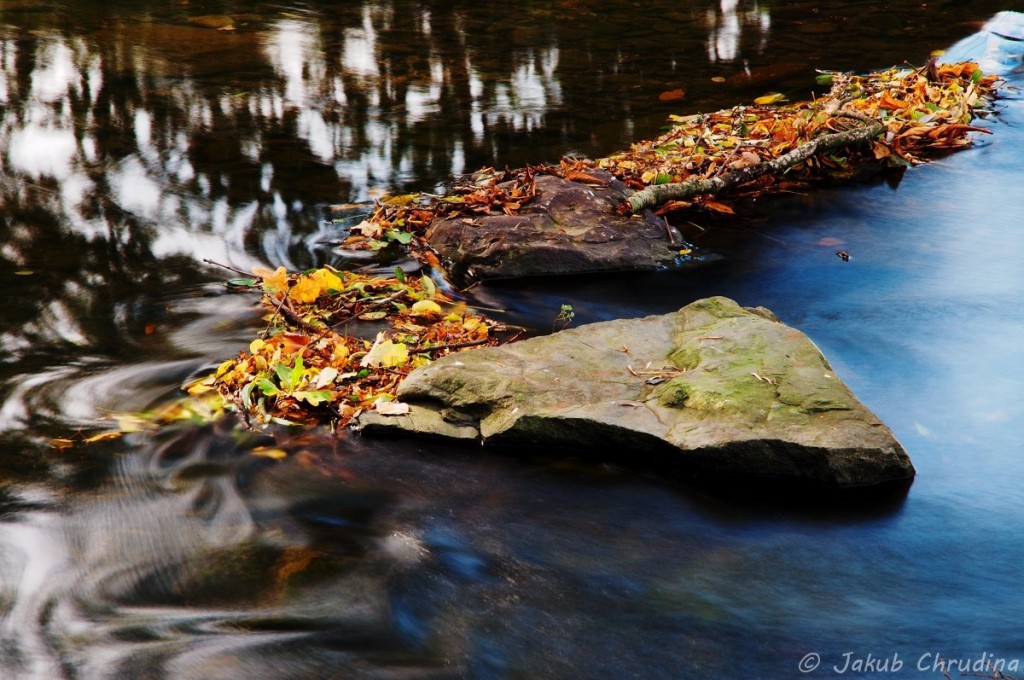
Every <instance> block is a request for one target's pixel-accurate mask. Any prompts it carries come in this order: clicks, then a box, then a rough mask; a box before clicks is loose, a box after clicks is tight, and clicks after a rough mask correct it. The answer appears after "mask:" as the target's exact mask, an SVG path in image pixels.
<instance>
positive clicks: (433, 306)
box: [409, 300, 441, 316]
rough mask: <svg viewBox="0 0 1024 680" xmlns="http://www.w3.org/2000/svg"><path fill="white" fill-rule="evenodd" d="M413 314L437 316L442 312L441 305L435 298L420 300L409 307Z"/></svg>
mask: <svg viewBox="0 0 1024 680" xmlns="http://www.w3.org/2000/svg"><path fill="white" fill-rule="evenodd" d="M409 313H410V314H412V315H413V316H435V315H438V314H440V313H441V305H439V304H437V303H436V302H434V301H433V300H420V301H419V302H417V303H415V304H414V305H413V306H412V307H410V308H409Z"/></svg>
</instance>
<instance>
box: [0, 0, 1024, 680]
mask: <svg viewBox="0 0 1024 680" xmlns="http://www.w3.org/2000/svg"><path fill="white" fill-rule="evenodd" d="M1001 9H1017V10H1021V9H1024V6H1022V5H1020V3H1013V2H1010V3H1006V4H1003V5H998V4H996V3H994V2H956V3H954V2H928V3H921V2H901V1H894V2H889V3H886V4H884V5H883V4H881V3H875V2H860V1H858V2H850V1H847V2H816V3H811V2H788V3H772V2H760V3H756V2H739V1H737V0H721V2H706V1H698V2H688V3H679V2H665V1H662V0H650V1H648V2H645V3H633V2H622V1H619V0H605V1H604V2H596V0H545V1H544V2H533V1H529V0H528V1H526V2H522V3H506V4H496V3H466V2H431V1H429V0H421V1H420V2H413V1H411V0H393V1H390V2H387V1H385V2H356V1H353V2H348V3H333V2H328V1H327V0H310V1H308V2H295V1H293V0H283V1H281V2H255V1H250V0H239V1H238V2H228V1H227V0H225V1H223V2H218V1H216V0H209V1H207V2H198V1H196V0H192V2H189V1H188V0H182V1H181V2H159V3H158V2H141V1H138V0H136V1H131V0H112V1H110V2H102V3H100V2H94V3H87V2H79V3H74V2H38V1H35V0H3V1H2V2H0V102H2V105H3V106H2V113H0V200H2V210H0V283H2V285H3V286H4V289H5V291H6V293H5V294H4V295H3V296H2V297H0V344H2V348H3V353H2V355H0V400H2V401H0V677H3V678H5V679H6V678H16V679H19V680H21V679H32V680H36V679H38V680H49V679H51V678H69V679H83V680H85V679H89V680H91V679H101V678H174V679H192V678H195V679H200V678H202V679H211V678H232V679H233V678H247V679H256V678H259V679H268V680H269V679H274V680H290V679H293V678H294V679H306V678H310V679H312V678H317V679H319V678H324V679H326V678H350V677H373V678H448V677H473V678H477V677H479V678H534V677H551V678H611V677H615V678H619V677H636V678H662V677H664V678H719V677H720V678H727V677H728V678H732V677H750V678H794V677H800V676H801V671H802V670H809V671H810V672H809V673H807V674H806V675H807V676H808V677H828V676H836V675H846V676H853V677H941V671H940V669H939V658H954V659H958V660H959V663H960V665H959V666H954V670H953V671H952V675H953V677H957V676H958V675H959V672H960V671H961V670H966V671H981V670H984V669H983V668H982V666H983V665H984V664H985V663H988V662H992V663H996V664H1002V666H1000V667H1002V668H1004V669H1005V670H1006V672H1008V673H1009V674H1010V675H1014V673H1013V669H1014V668H1015V666H1024V634H1022V632H1021V623H1020V615H1019V611H1020V610H1019V609H1017V607H1019V606H1020V603H1021V600H1022V598H1024V586H1022V585H1021V565H1022V564H1024V540H1022V536H1024V513H1022V512H1021V511H1022V509H1024V466H1022V465H1021V463H1020V460H1019V459H1020V456H1021V454H1022V453H1024V435H1022V434H1021V430H1020V427H1019V422H1020V421H1021V419H1022V418H1024V400H1022V397H1024V359H1022V358H1021V356H1020V338H1021V337H1024V273H1022V272H1024V267H1022V265H1021V263H1022V262H1024V232H1022V231H1021V226H1022V225H1024V217H1022V216H1024V192H1022V191H1021V188H1022V186H1024V161H1022V160H1021V158H1022V154H1021V150H1022V149H1024V106H1022V103H1021V99H1019V98H1015V97H1017V96H1018V95H1016V94H1014V93H1012V92H1011V93H1010V96H1009V97H1008V98H1007V99H1005V100H1004V101H1003V102H1002V103H1001V107H1002V114H1001V116H1000V117H999V118H998V119H996V120H994V121H991V122H989V123H986V125H988V126H989V127H990V128H991V129H992V131H993V133H994V134H992V135H991V136H986V137H979V138H978V144H977V145H976V146H975V147H974V148H973V149H971V150H968V151H965V152H962V153H959V154H957V155H955V156H951V157H949V158H946V159H943V160H941V161H939V162H937V163H934V164H931V165H928V166H923V167H919V168H915V169H912V170H910V171H909V172H907V173H906V174H905V175H904V176H903V178H902V181H901V182H900V183H898V184H897V185H893V184H885V183H882V184H874V185H869V186H854V187H843V188H833V189H822V190H816V191H812V192H808V193H807V194H805V195H794V196H788V197H785V198H781V199H777V200H772V201H767V202H764V203H763V204H762V205H758V206H754V207H752V208H750V209H749V210H746V211H744V214H743V215H742V217H740V218H737V219H736V220H734V221H732V222H730V223H728V224H717V225H716V226H714V227H713V228H710V227H708V226H707V225H702V224H697V225H696V227H694V229H695V235H696V237H697V239H698V241H700V243H701V245H704V246H705V247H708V248H712V249H714V250H715V251H717V252H718V253H720V254H722V255H723V256H724V257H725V258H726V260H725V264H724V265H722V266H718V267H715V268H711V269H708V270H705V271H701V272H693V271H691V272H672V273H667V272H666V273H659V274H650V275H643V276H628V277H627V276H603V277H591V278H584V279H565V280H557V281H546V282H540V281H529V282H520V283H506V284H502V285H487V286H480V287H478V288H475V289H473V290H472V291H471V292H470V293H469V295H470V300H471V302H473V303H476V304H478V305H481V306H486V307H489V308H497V309H500V310H505V311H503V312H491V313H492V314H493V315H495V316H498V317H499V318H505V319H507V320H508V321H510V322H512V323H519V324H523V325H526V326H529V327H531V328H534V329H536V330H538V331H543V330H544V329H545V328H550V325H551V322H552V319H553V318H554V316H555V315H557V313H558V310H559V308H560V306H561V305H562V304H572V305H573V308H574V310H575V312H576V322H577V323H583V322H587V321H594V320H600V319H608V318H616V317H629V316H639V315H643V314H648V313H656V312H664V311H668V310H672V309H676V308H678V307H680V306H682V305H684V304H686V303H688V302H690V301H692V300H694V299H697V298H699V297H702V296H705V295H713V294H714V295H728V296H731V297H733V298H735V299H737V300H738V301H740V302H741V303H742V304H746V305H764V306H767V307H769V308H771V309H772V310H774V311H775V312H776V313H777V314H778V315H779V316H780V317H781V318H782V319H783V320H784V321H786V322H788V323H790V324H792V325H794V326H796V327H798V328H800V329H801V330H803V331H805V332H806V333H807V334H809V335H810V337H811V338H812V339H813V340H814V341H815V342H816V343H817V344H818V345H819V346H820V347H821V348H822V350H823V351H824V353H825V354H826V356H828V357H829V359H830V360H831V362H832V363H833V365H834V367H835V369H836V371H837V373H838V374H839V375H840V376H841V377H842V378H844V379H845V380H846V381H847V382H848V383H849V384H850V386H851V387H852V388H853V389H854V391H855V392H856V393H857V394H858V396H860V397H861V399H862V400H863V401H864V402H865V403H866V404H868V406H869V407H870V408H872V409H873V410H874V411H875V412H876V413H877V414H878V415H879V416H880V417H881V418H882V419H883V420H884V421H885V422H887V423H888V424H889V425H890V426H891V427H892V429H893V430H894V432H895V433H896V435H897V436H898V437H899V439H900V440H901V441H902V442H903V444H904V445H905V447H906V448H907V450H908V452H909V453H910V455H911V457H912V459H913V461H914V463H915V465H916V467H917V469H918V471H919V475H918V478H917V480H916V481H915V483H914V485H913V486H912V487H911V489H910V491H909V493H908V495H907V496H906V498H905V499H902V500H900V501H898V502H894V503H888V504H885V505H880V504H879V503H873V502H866V501H865V502H864V503H863V505H862V506H861V507H857V508H842V509H835V508H832V509H825V508H822V507H820V506H819V507H817V508H810V509H808V508H806V507H792V506H791V505H790V504H782V503H777V502H757V503H754V502H745V501H744V500H742V499H738V498H731V497H723V496H721V495H716V494H713V493H708V492H706V491H701V490H697V489H692V488H689V487H688V486H686V485H685V483H684V482H681V481H680V480H675V479H671V478H669V477H667V476H664V475H657V474H651V473H649V472H644V471H643V470H641V469H633V468H628V467H623V466H622V465H621V464H612V463H600V462H593V461H591V462H588V461H586V460H584V459H582V458H581V457H580V456H578V455H573V456H571V457H568V458H566V457H565V456H564V455H560V452H555V451H522V452H506V453H495V452H490V451H486V450H480V449H479V448H475V447H469V448H452V447H445V446H442V445H439V444H426V443H421V442H415V441H408V440H385V441H374V440H367V439H362V438H358V437H342V438H339V439H338V440H331V439H330V438H326V437H323V436H310V435H304V434H301V433H282V434H281V439H280V441H279V443H280V445H281V446H283V447H284V448H285V449H287V450H288V451H289V452H290V455H289V456H288V458H286V459H284V460H282V461H276V460H268V459H265V458H260V457H257V456H254V455H252V454H251V453H250V452H251V450H252V449H253V448H254V447H255V446H258V445H260V444H262V443H265V440H264V439H262V438H261V437H259V436H256V435H252V436H242V435H239V434H238V433H237V432H235V431H233V430H232V429H231V428H230V427H228V426H227V425H226V424H220V425H214V426H181V427H178V428H168V429H166V430H164V431H161V432H158V433H154V434H136V435H131V436H127V437H122V438H120V439H117V440H112V441H101V442H96V443H93V444H90V445H80V446H76V447H74V448H71V449H66V450H57V449H55V448H53V446H52V445H51V440H52V438H54V437H63V438H69V437H70V438H78V439H81V438H84V437H86V436H88V435H90V434H92V433H94V432H96V431H98V430H99V429H102V428H104V427H109V422H108V420H107V419H108V417H109V416H110V415H111V414H113V413H118V412H125V411H127V412H138V411H143V410H145V409H147V408H150V407H152V406H154V405H157V404H160V403H162V402H165V401H166V400H168V399H170V398H173V397H174V395H175V394H176V393H177V389H178V385H179V384H180V383H181V382H182V381H183V380H184V379H185V378H187V377H188V376H190V375H193V374H195V373H197V372H199V371H202V370H205V369H206V368H208V367H210V366H211V365H214V364H216V363H217V362H219V361H221V360H223V359H224V358H227V357H229V356H232V355H233V354H234V353H235V352H236V351H237V350H238V349H239V348H240V347H243V346H244V345H245V344H246V343H247V342H248V340H249V339H250V338H251V337H253V335H254V333H256V332H257V330H258V329H259V327H260V326H259V320H258V318H257V317H258V313H257V311H256V310H255V309H254V308H253V306H252V304H251V300H249V299H246V298H244V297H242V296H236V295H232V294H230V293H228V292H226V291H225V290H224V288H223V287H222V286H220V285H219V283H218V282H219V281H220V280H221V279H222V278H224V277H225V276H226V273H225V272H223V271H220V270H218V269H217V268H215V267H211V266H209V265H206V264H204V263H203V260H204V259H207V258H209V259H213V260H216V261H219V262H222V263H224V264H229V265H231V266H234V267H239V268H243V269H248V268H249V267H250V266H252V265H254V264H263V265H270V266H277V265H285V266H287V267H290V268H301V267H306V266H309V265H312V264H314V263H322V262H331V263H333V264H336V265H338V266H342V265H344V264H345V263H344V262H343V261H342V260H341V258H340V256H339V255H338V254H337V253H335V252H334V251H333V250H332V249H331V245H330V244H331V242H332V239H334V238H336V237H337V227H336V226H334V225H332V222H331V217H332V216H334V215H336V214H337V211H338V210H349V211H351V210H357V208H351V207H345V206H346V205H347V204H359V203H365V202H366V201H368V200H369V199H371V198H372V197H373V196H375V195H377V194H378V192H381V191H393V192H394V191H406V190H424V189H425V190H432V189H435V188H438V187H441V186H443V184H444V183H445V181H446V180H447V179H448V178H449V177H450V176H451V175H452V174H453V173H459V172H463V171H467V170H472V169H475V168H477V167H480V166H482V165H499V166H500V165H505V164H509V165H512V166H515V165H519V164H522V163H525V162H528V161H529V162H541V161H556V160H557V159H558V158H559V157H560V156H562V155H563V154H575V155H589V156H600V155H605V154H608V153H610V152H612V151H614V150H616V149H620V148H623V147H624V146H626V145H628V143H629V142H630V141H631V140H635V139H640V138H644V137H650V136H653V135H655V134H657V132H658V131H659V129H660V127H661V126H662V125H664V123H665V119H666V117H667V115H668V114H670V113H690V112H695V111H707V110H715V109H718V108H722V107H727V106H731V105H733V104H735V103H738V102H743V101H749V100H750V99H752V98H753V97H756V96H758V95H761V94H764V93H765V92H768V91H782V92H785V93H787V94H789V95H790V96H791V97H793V98H798V97H805V96H809V95H810V94H811V91H812V88H813V87H814V85H813V83H814V79H813V75H814V71H813V70H814V69H815V68H829V69H839V70H855V71H865V70H870V69H872V68H883V67H887V66H889V65H892V64H900V63H903V62H905V61H907V62H912V63H921V62H922V61H923V60H924V59H925V58H926V57H927V55H928V54H929V53H930V52H931V51H932V50H933V49H936V48H942V47H947V46H950V45H952V44H953V43H954V42H956V41H957V40H959V39H961V38H963V37H965V36H968V35H970V34H972V33H974V32H975V31H977V30H978V29H979V27H980V26H981V24H982V23H983V22H984V21H985V20H986V19H987V18H988V17H990V16H991V15H993V14H994V13H995V12H996V11H998V10H1001ZM211 14H230V15H232V16H233V17H234V21H235V22H236V24H237V30H236V31H234V32H221V31H217V30H214V29H211V28H205V27H202V26H198V25H196V24H195V23H190V22H189V19H190V18H192V17H195V16H199V15H211ZM719 76H720V77H721V78H724V79H725V81H724V82H716V81H713V80H712V78H717V77H719ZM673 90H683V92H684V94H683V97H682V98H681V99H678V98H677V99H675V100H674V101H669V102H665V101H662V100H661V99H659V95H661V94H662V93H664V92H671V91H673ZM339 206H341V207H339ZM695 219H696V221H698V222H699V220H700V218H699V216H698V217H697V218H695ZM702 228H704V229H705V230H704V231H701V229H702ZM839 249H844V250H846V251H848V252H849V253H850V254H851V256H852V258H851V260H850V261H849V262H844V261H842V260H841V259H840V258H837V257H836V255H835V253H836V251H837V250H839ZM509 453H511V454H512V455H509ZM814 655H818V656H814ZM816 660H818V663H817V664H816V663H815V661H816ZM801 664H804V665H803V666H801ZM979 664H980V665H979ZM1016 675H1018V676H1020V675H1024V670H1021V672H1020V673H1017V674H1016Z"/></svg>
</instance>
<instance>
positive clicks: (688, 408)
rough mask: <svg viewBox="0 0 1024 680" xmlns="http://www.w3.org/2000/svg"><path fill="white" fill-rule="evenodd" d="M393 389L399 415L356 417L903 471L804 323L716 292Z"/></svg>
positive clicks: (905, 461)
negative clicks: (405, 408)
mask: <svg viewBox="0 0 1024 680" xmlns="http://www.w3.org/2000/svg"><path fill="white" fill-rule="evenodd" d="M398 397H399V399H401V400H402V401H403V402H406V403H408V404H409V405H410V412H409V413H408V415H400V416H383V415H380V414H378V413H374V412H370V413H366V414H363V415H362V416H361V417H360V419H359V428H360V429H363V430H365V431H370V432H373V431H381V430H389V431H407V432H413V433H425V434H434V435H442V436H446V437H454V438H461V439H480V440H482V441H483V442H484V443H485V444H487V445H501V446H511V445H515V446H522V445H538V446H543V447H545V448H548V449H550V448H559V447H569V448H573V449H576V450H597V449H600V450H607V449H608V448H614V449H618V450H621V451H626V452H629V453H630V454H631V455H635V456H637V457H643V456H647V457H650V458H652V459H654V458H661V459H662V460H661V461H660V462H664V459H665V458H666V457H668V459H669V460H677V461H678V464H679V467H680V468H682V469H683V470H686V471H692V472H695V473H698V474H704V475H710V476H714V477H723V476H724V477H727V478H732V477H735V478H746V479H750V478H754V479H762V478H763V479H779V480H788V481H799V482H811V483H813V484H814V485H816V486H825V487H843V488H847V487H866V486H874V485H880V484H886V483H894V482H901V481H904V482H905V481H907V480H910V479H911V478H913V476H914V467H913V465H912V464H911V462H910V459H909V457H908V456H907V454H906V452H905V451H904V450H903V448H902V447H901V446H900V444H899V442H898V441H897V440H896V439H895V437H894V436H893V434H892V432H891V431H890V430H889V429H888V428H887V427H886V426H885V425H884V424H883V423H882V422H880V421H879V420H878V418H876V417H875V416H874V415H873V414H872V413H871V412H870V411H869V410H868V409H867V408H866V407H865V406H864V405H863V404H861V403H860V402H859V401H858V400H857V399H856V397H854V395H853V394H852V393H851V391H850V390H849V388H848V387H847V386H846V385H845V384H843V382H842V381H841V380H840V379H839V378H837V377H836V375H835V374H834V373H833V371H832V369H831V367H830V366H829V364H828V362H827V361H826V360H825V358H824V357H823V356H822V354H821V352H820V351H819V350H818V348H817V347H815V345H814V344H813V343H812V342H811V341H810V340H809V339H808V338H807V337H806V336H805V335H804V334H803V333H801V332H800V331H798V330H795V329H793V328H791V327H788V326H786V325H785V324H783V323H781V322H780V321H778V319H776V318H775V317H774V315H772V314H771V312H768V311H767V310H764V309H761V308H759V309H754V310H751V309H746V308H743V307H740V306H739V305H737V304H736V303H735V302H733V301H732V300H729V299H727V298H723V297H715V298H708V299H704V300H699V301H697V302H694V303H692V304H690V305H687V306H686V307H683V308H682V309H680V310H679V311H678V312H674V313H671V314H666V315H663V316H650V317H646V318H642V319H627V320H620V321H608V322H602V323H595V324H589V325H586V326H581V327H579V328H574V329H570V330H565V331H561V332H559V333H555V334H553V335H550V336H546V337H540V338H533V339H529V340H524V341H521V342H517V343H512V344H508V345H504V346H501V347H492V348H486V349H480V350H473V351H469V352H462V353H459V354H453V355H450V356H447V357H444V358H442V359H440V360H438V361H436V362H435V363H433V364H431V365H429V366H425V367H423V368H420V369H417V370H415V371H414V372H413V373H411V374H410V375H409V376H408V378H407V379H406V380H405V382H404V383H402V385H401V386H400V388H399V390H398Z"/></svg>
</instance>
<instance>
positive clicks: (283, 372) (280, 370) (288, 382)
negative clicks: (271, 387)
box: [274, 364, 292, 390]
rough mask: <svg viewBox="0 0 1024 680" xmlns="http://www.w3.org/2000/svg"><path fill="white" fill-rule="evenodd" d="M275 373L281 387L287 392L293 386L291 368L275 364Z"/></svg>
mask: <svg viewBox="0 0 1024 680" xmlns="http://www.w3.org/2000/svg"><path fill="white" fill-rule="evenodd" d="M274 373H276V374H277V379H278V380H280V381H281V387H283V388H285V389H286V390H287V389H289V388H290V387H291V386H292V368H291V366H285V365H284V364H274Z"/></svg>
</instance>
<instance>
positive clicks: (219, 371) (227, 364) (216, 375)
mask: <svg viewBox="0 0 1024 680" xmlns="http://www.w3.org/2000/svg"><path fill="white" fill-rule="evenodd" d="M257 342H263V341H262V340H253V342H252V344H250V345H249V347H250V348H251V347H252V345H253V344H255V343H257ZM250 351H252V350H251V349H250ZM234 365H235V360H234V359H228V360H227V361H225V362H224V363H223V364H221V365H220V366H218V367H217V372H216V373H214V374H213V377H214V378H220V377H221V376H223V375H224V374H225V373H227V372H228V371H230V370H231V368H232V367H233V366H234Z"/></svg>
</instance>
